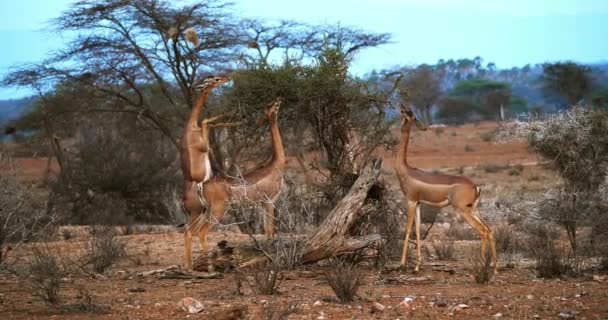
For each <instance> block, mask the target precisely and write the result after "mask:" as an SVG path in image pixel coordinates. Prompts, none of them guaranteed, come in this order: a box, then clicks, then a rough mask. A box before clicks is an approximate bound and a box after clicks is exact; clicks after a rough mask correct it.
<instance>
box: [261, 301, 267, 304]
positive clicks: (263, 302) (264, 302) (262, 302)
mask: <svg viewBox="0 0 608 320" xmlns="http://www.w3.org/2000/svg"><path fill="white" fill-rule="evenodd" d="M260 303H261V304H267V303H268V300H260Z"/></svg>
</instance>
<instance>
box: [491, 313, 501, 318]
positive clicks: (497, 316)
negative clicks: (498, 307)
mask: <svg viewBox="0 0 608 320" xmlns="http://www.w3.org/2000/svg"><path fill="white" fill-rule="evenodd" d="M493 317H494V318H500V317H502V313H500V312H499V313H497V314H495V315H493Z"/></svg>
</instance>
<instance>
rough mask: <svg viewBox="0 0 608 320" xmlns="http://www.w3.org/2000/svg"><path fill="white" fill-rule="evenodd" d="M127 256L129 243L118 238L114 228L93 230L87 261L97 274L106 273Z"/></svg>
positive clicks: (88, 244) (107, 227)
mask: <svg viewBox="0 0 608 320" xmlns="http://www.w3.org/2000/svg"><path fill="white" fill-rule="evenodd" d="M126 256H127V243H126V242H125V241H124V240H122V239H118V238H117V232H116V230H115V228H114V227H112V226H96V227H94V228H93V229H92V230H91V238H90V240H89V242H88V243H87V247H86V254H85V260H86V261H87V263H88V264H90V265H91V267H92V269H93V271H94V272H96V273H104V272H105V271H106V270H108V269H110V268H111V267H112V265H114V263H116V261H117V260H118V259H120V258H123V257H126Z"/></svg>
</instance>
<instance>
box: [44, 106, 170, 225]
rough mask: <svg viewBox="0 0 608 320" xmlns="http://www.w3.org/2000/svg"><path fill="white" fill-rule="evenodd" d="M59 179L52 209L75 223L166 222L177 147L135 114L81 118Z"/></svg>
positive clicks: (54, 183) (124, 223) (53, 190)
mask: <svg viewBox="0 0 608 320" xmlns="http://www.w3.org/2000/svg"><path fill="white" fill-rule="evenodd" d="M76 131H77V133H76V135H75V143H74V145H73V147H71V148H70V149H68V150H66V152H65V155H64V157H65V158H66V159H67V160H66V161H65V163H64V165H63V167H62V171H61V174H60V176H59V178H58V179H57V181H55V182H53V183H52V184H51V189H52V198H51V199H52V200H53V201H52V203H51V204H52V208H53V209H54V210H55V211H56V212H58V213H61V214H62V217H63V218H64V221H65V222H68V223H73V224H99V223H101V224H115V225H126V224H129V223H134V222H157V223H160V222H166V221H167V220H170V218H171V211H172V208H169V207H168V204H167V202H166V201H165V199H166V198H167V197H168V196H170V195H171V189H172V188H174V186H175V184H176V183H177V181H178V180H177V176H176V175H175V174H173V172H175V170H174V169H175V166H174V164H173V162H174V159H175V149H174V147H173V146H172V145H171V143H170V142H169V141H168V140H167V139H166V138H163V137H162V136H161V135H160V133H158V132H156V131H152V130H151V129H150V128H149V127H147V125H144V124H142V123H141V122H140V120H139V119H138V118H137V116H135V115H126V114H123V115H115V114H112V115H108V116H107V117H104V118H102V120H101V121H92V120H89V121H86V120H85V121H83V122H82V123H81V125H80V127H79V128H77V130H76Z"/></svg>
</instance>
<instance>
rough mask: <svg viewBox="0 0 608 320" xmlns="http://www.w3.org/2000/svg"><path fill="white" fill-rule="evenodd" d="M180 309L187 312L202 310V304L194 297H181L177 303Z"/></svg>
mask: <svg viewBox="0 0 608 320" xmlns="http://www.w3.org/2000/svg"><path fill="white" fill-rule="evenodd" d="M177 305H178V306H179V307H180V308H181V309H182V310H184V311H187V312H189V313H199V312H201V311H202V310H203V304H202V303H201V302H200V301H198V300H196V299H194V298H190V297H187V298H183V299H182V300H180V301H179V302H178V304H177Z"/></svg>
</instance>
